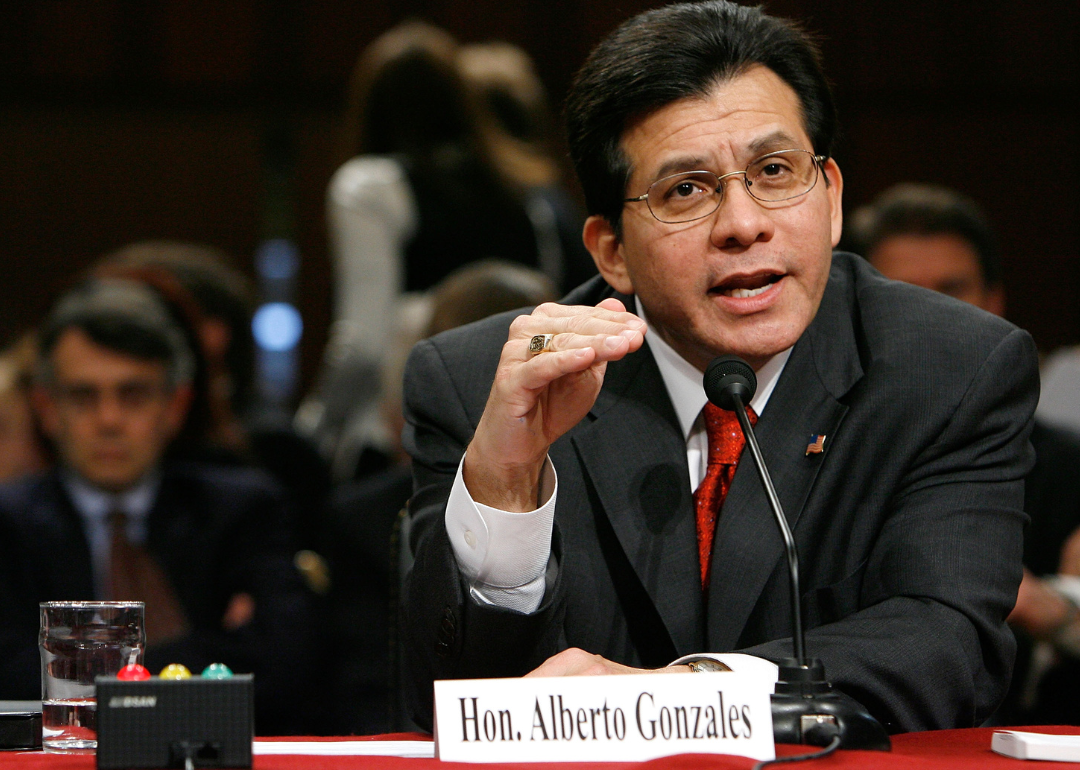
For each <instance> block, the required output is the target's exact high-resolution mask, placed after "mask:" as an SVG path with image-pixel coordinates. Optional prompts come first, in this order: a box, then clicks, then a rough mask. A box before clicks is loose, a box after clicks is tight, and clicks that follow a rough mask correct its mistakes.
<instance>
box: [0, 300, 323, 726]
mask: <svg viewBox="0 0 1080 770" xmlns="http://www.w3.org/2000/svg"><path fill="white" fill-rule="evenodd" d="M195 355H196V354H195V352H194V351H193V350H192V349H191V347H190V346H189V345H188V343H187V340H186V338H185V336H184V334H183V333H182V332H181V330H180V329H179V328H178V326H177V324H176V323H175V321H174V320H173V318H172V317H171V316H170V315H169V313H168V311H167V310H166V308H165V306H164V305H163V304H162V302H161V301H160V299H159V298H158V296H157V295H156V294H155V293H154V292H153V291H152V290H151V289H150V288H149V287H147V286H145V285H142V284H140V283H138V282H135V281H127V280H117V279H112V280H107V279H101V280H93V281H89V282H87V283H85V284H83V285H81V286H79V287H77V288H76V289H74V290H73V291H71V292H69V293H68V294H66V295H65V296H64V297H63V298H62V299H61V300H60V302H59V303H58V304H57V305H56V307H55V309H54V310H53V312H52V314H51V316H50V317H49V319H48V320H47V321H46V322H45V324H44V325H43V327H42V329H41V332H40V365H39V372H38V381H37V383H36V386H35V390H34V394H33V396H34V402H35V406H36V408H37V411H38V413H39V415H40V418H41V421H42V425H43V427H44V429H45V432H46V434H47V435H48V437H49V438H50V439H51V441H52V442H53V444H54V445H55V449H56V453H57V456H58V459H59V467H58V469H57V470H55V471H52V472H49V473H46V474H44V475H41V476H35V477H31V478H29V479H27V480H25V481H23V482H20V483H15V484H10V485H7V486H4V487H0V616H2V617H3V618H4V624H3V627H2V628H0V694H2V696H3V697H7V698H15V699H27V698H35V697H37V696H38V694H39V693H40V682H39V669H38V661H37V657H38V653H37V644H36V637H37V604H38V602H39V601H46V600H55V599H66V600H80V599H122V600H142V601H145V602H146V630H147V652H146V664H147V667H148V668H150V669H151V671H155V672H156V671H157V670H158V669H160V668H161V667H163V666H165V665H166V664H168V663H173V662H176V663H183V664H184V665H186V666H187V667H188V668H190V669H191V670H192V671H194V672H195V673H198V672H199V671H201V670H202V669H203V668H204V667H205V666H207V665H209V664H210V663H213V662H222V663H225V664H226V665H228V666H230V667H231V668H233V669H234V670H236V671H238V672H253V673H255V674H256V685H255V686H256V696H255V697H256V720H257V722H256V725H257V729H258V730H259V731H260V732H261V733H264V734H265V733H281V732H288V731H290V730H296V729H302V728H301V727H300V726H299V725H298V724H297V723H296V722H295V719H296V717H295V712H296V709H295V705H296V703H295V701H296V698H297V696H298V695H299V694H300V693H301V692H302V690H303V688H304V687H305V686H306V677H305V675H306V673H307V671H308V668H307V664H308V650H309V648H310V647H309V642H310V640H309V635H310V633H311V631H310V629H311V628H312V618H311V613H310V606H309V600H308V597H307V595H306V593H305V590H304V587H303V585H302V583H301V581H300V579H299V577H298V576H297V574H296V571H295V569H294V568H293V566H292V562H291V558H292V553H293V549H292V547H291V543H290V538H289V533H288V530H287V527H286V526H285V524H284V521H285V510H284V508H285V506H284V502H283V497H282V494H281V492H280V490H279V489H278V487H277V486H276V485H275V484H274V483H273V482H271V481H270V480H269V479H268V478H267V477H265V476H264V475H263V474H262V473H259V472H255V471H250V470H245V469H240V468H229V467H222V466H214V465H210V464H200V463H184V462H179V461H175V460H170V459H169V457H168V451H169V447H170V443H171V442H172V440H173V439H174V438H175V437H176V436H177V435H178V434H179V433H180V431H181V430H182V428H183V426H184V421H185V419H186V416H187V410H188V406H189V404H190V403H191V401H192V398H193V388H192V373H193V371H194V370H195Z"/></svg>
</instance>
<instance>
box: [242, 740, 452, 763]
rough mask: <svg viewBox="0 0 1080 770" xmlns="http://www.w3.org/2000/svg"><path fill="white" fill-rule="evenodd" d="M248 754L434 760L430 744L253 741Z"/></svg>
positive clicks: (430, 742)
mask: <svg viewBox="0 0 1080 770" xmlns="http://www.w3.org/2000/svg"><path fill="white" fill-rule="evenodd" d="M251 748H252V752H251V753H252V754H255V755H260V754H293V755H304V756H318V757H415V758H420V759H431V758H433V757H434V756H435V744H434V743H433V742H432V741H254V742H253V743H252V747H251Z"/></svg>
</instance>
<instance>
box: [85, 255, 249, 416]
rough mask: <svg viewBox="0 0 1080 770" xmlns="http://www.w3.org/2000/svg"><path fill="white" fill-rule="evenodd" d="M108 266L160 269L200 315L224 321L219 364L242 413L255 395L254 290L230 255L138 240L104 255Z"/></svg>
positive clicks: (233, 406) (236, 408)
mask: <svg viewBox="0 0 1080 770" xmlns="http://www.w3.org/2000/svg"><path fill="white" fill-rule="evenodd" d="M101 265H102V266H104V267H105V268H106V269H108V268H113V267H119V268H136V269H137V268H151V269H157V270H164V271H165V272H166V273H168V274H170V275H172V276H174V277H175V278H176V280H177V281H179V283H180V286H181V287H182V288H183V289H184V290H185V291H187V292H188V293H189V294H190V295H191V297H192V298H193V299H194V300H195V303H196V304H197V305H198V309H199V311H201V313H202V315H203V316H204V317H209V318H213V319H217V320H220V321H223V322H224V323H225V324H226V325H227V326H228V328H229V345H228V349H227V350H226V351H225V361H224V362H223V363H224V364H225V365H226V366H227V367H228V371H229V376H230V378H231V379H232V386H233V390H232V394H231V395H232V398H231V402H232V408H233V410H234V411H235V412H237V413H240V414H243V413H245V412H246V411H247V410H248V408H249V406H250V405H251V402H252V399H253V398H254V395H255V340H254V337H253V336H252V333H251V316H252V314H253V313H254V312H255V291H254V289H253V288H252V286H251V281H250V280H249V279H248V277H247V276H246V275H244V274H243V273H241V272H240V271H239V270H238V269H237V268H236V266H235V261H234V259H233V258H232V256H230V255H229V254H228V253H226V252H225V251H222V250H221V249H218V248H215V247H213V246H206V245H203V244H198V243H187V242H183V241H139V242H136V243H132V244H129V245H127V246H124V247H123V248H121V249H118V250H117V251H114V252H112V253H111V254H108V255H106V256H105V257H104V258H103V259H102V261H101Z"/></svg>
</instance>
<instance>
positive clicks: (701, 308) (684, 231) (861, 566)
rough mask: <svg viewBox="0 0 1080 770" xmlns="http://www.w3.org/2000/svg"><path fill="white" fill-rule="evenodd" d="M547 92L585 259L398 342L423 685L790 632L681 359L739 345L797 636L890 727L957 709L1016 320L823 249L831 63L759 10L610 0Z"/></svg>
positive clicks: (746, 507)
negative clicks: (410, 343)
mask: <svg viewBox="0 0 1080 770" xmlns="http://www.w3.org/2000/svg"><path fill="white" fill-rule="evenodd" d="M567 115H568V120H569V138H570V146H571V153H572V156H573V158H574V161H575V164H576V166H577V170H578V175H579V178H580V179H581V181H582V186H583V188H584V190H585V194H586V201H587V203H588V206H589V209H590V213H591V214H592V216H591V217H590V218H589V220H588V222H587V223H586V225H585V229H584V239H585V243H586V245H587V246H588V248H589V250H590V252H591V253H592V255H593V258H594V260H595V261H596V263H597V267H598V268H599V272H600V274H601V276H602V279H597V280H595V281H593V282H590V283H587V284H585V285H583V286H582V287H581V288H579V289H578V290H575V291H574V292H572V293H571V294H570V295H569V296H568V297H566V298H565V300H564V301H563V304H560V305H541V306H539V307H538V308H536V309H535V310H534V311H533V312H532V313H531V314H530V315H521V316H518V317H516V318H510V317H508V316H500V317H496V318H495V319H492V320H490V321H487V322H482V323H480V324H476V325H473V326H470V327H465V328H464V329H462V330H458V331H454V332H451V333H448V334H446V335H442V336H439V337H436V338H434V339H432V340H430V341H427V342H424V343H421V344H420V345H419V346H418V347H417V348H416V350H415V351H414V353H413V358H412V361H411V364H410V368H409V372H408V374H407V377H406V403H407V419H408V424H407V427H406V431H405V440H406V445H407V447H408V448H409V450H410V452H411V453H412V455H413V458H414V469H415V478H416V492H415V494H414V496H413V498H412V501H411V504H410V510H411V514H412V516H413V519H414V521H413V529H412V532H413V544H414V548H415V552H416V561H415V564H414V567H413V570H412V572H411V575H410V577H409V583H408V585H407V587H406V595H405V599H404V603H403V613H404V614H405V619H404V623H405V640H404V641H405V644H406V646H407V651H408V656H407V661H408V662H409V664H410V665H411V667H412V671H413V676H412V679H411V681H410V682H409V686H410V687H411V692H410V696H411V698H412V702H413V704H414V709H415V716H416V717H417V718H418V719H430V716H431V714H430V708H431V682H432V680H433V679H441V678H457V677H472V676H513V675H521V674H525V673H526V672H529V671H530V670H531V669H534V673H537V674H539V675H545V674H546V675H558V674H580V673H607V672H628V671H632V670H636V669H640V668H654V667H658V666H664V665H665V664H667V663H671V662H673V661H676V662H684V661H685V658H684V656H687V655H690V656H696V654H700V653H708V652H724V651H731V650H740V651H743V652H747V653H750V654H753V655H758V656H761V657H765V658H771V659H777V658H781V657H787V656H790V654H791V640H790V638H789V636H790V634H791V629H790V627H789V605H790V602H789V594H788V586H787V567H786V561H785V559H784V555H783V549H782V541H781V537H780V534H779V532H778V530H777V528H776V525H775V522H774V521H773V520H772V518H771V515H770V512H769V507H768V502H767V500H766V497H765V494H764V492H763V490H762V488H761V485H760V482H759V480H758V478H757V476H756V472H755V469H754V468H753V466H752V464H751V463H748V462H747V461H745V460H744V461H743V462H741V463H739V464H738V466H737V468H738V470H737V471H735V472H734V474H733V477H731V476H727V477H725V478H726V479H727V480H726V481H724V482H723V483H722V484H721V485H720V486H721V488H723V487H727V490H726V498H724V497H723V495H721V497H720V503H719V505H720V507H719V510H717V509H715V508H712V509H710V503H709V502H708V495H703V494H701V491H702V488H704V487H705V486H706V485H705V484H704V483H702V484H701V485H700V486H699V484H698V482H699V481H700V480H701V479H705V480H706V481H709V480H710V479H715V476H714V475H713V473H714V471H713V469H712V468H711V467H709V465H710V464H707V463H705V462H704V457H706V456H709V457H710V458H711V456H712V455H713V454H714V449H716V448H717V447H719V450H718V451H717V454H718V456H720V457H721V458H722V456H723V454H724V452H725V451H729V450H731V447H732V446H733V444H732V443H731V441H732V440H733V439H734V436H729V435H727V434H737V429H736V430H734V431H732V430H728V431H726V433H725V432H724V431H715V430H714V429H713V427H712V426H713V423H714V420H715V419H717V418H716V416H715V415H714V414H713V413H711V412H710V411H709V408H708V407H707V406H706V408H705V409H702V407H703V405H705V401H706V399H705V397H704V395H703V393H702V392H701V373H702V371H703V370H704V368H705V366H706V365H707V364H708V362H709V361H710V360H711V359H712V358H713V357H714V356H718V355H721V354H730V353H733V354H737V355H739V356H741V357H743V358H744V359H746V360H747V361H748V362H749V363H750V364H751V365H752V366H753V367H754V368H755V370H757V375H758V380H759V388H758V393H757V395H756V396H755V397H754V399H753V400H752V401H751V404H750V406H751V407H752V409H753V410H754V411H755V413H756V414H757V415H758V420H757V430H758V438H759V441H760V443H761V447H762V451H763V453H764V456H765V459H766V461H767V462H768V463H769V465H770V466H771V470H772V475H773V477H774V479H775V481H776V483H777V488H778V494H779V497H780V500H781V502H782V504H783V507H784V510H785V512H786V515H787V516H788V518H789V521H790V523H791V525H792V528H793V530H794V535H795V539H796V541H797V543H798V545H799V547H800V549H801V552H802V555H803V562H802V578H803V583H802V589H803V592H804V595H803V608H804V613H805V624H806V626H807V628H808V629H809V633H808V647H809V652H810V653H811V654H812V655H814V656H816V657H820V658H822V659H823V661H824V663H825V667H826V670H827V671H828V673H829V675H830V678H831V679H832V680H833V682H834V683H835V684H836V685H838V686H839V688H840V689H841V690H843V691H844V692H846V693H847V694H848V695H850V696H852V697H854V698H856V699H858V700H859V701H861V702H862V703H863V704H864V705H865V706H866V707H867V708H868V709H869V710H870V711H871V713H873V714H874V715H875V716H876V717H877V718H878V719H879V720H881V721H882V723H883V724H884V725H885V726H886V728H888V729H889V730H891V731H903V730H916V729H927V728H939V727H955V726H961V725H971V724H974V723H977V722H978V721H979V720H981V719H982V718H984V717H985V716H986V715H987V714H989V712H990V711H991V710H992V709H993V708H994V706H995V705H996V703H997V702H998V700H999V699H1000V698H1001V696H1002V694H1003V693H1004V690H1005V687H1006V686H1007V683H1008V679H1009V672H1010V670H1011V666H1012V657H1013V651H1014V646H1013V640H1012V637H1011V635H1010V633H1009V631H1008V629H1007V627H1006V626H1005V622H1004V620H1005V616H1006V615H1007V614H1008V611H1009V609H1010V608H1011V607H1012V604H1013V601H1014V600H1015V597H1016V589H1017V585H1018V583H1019V581H1020V571H1021V569H1020V552H1021V545H1022V539H1021V530H1022V524H1023V519H1024V514H1023V512H1022V509H1021V503H1022V498H1023V485H1022V478H1023V476H1024V474H1025V473H1026V472H1027V470H1028V468H1029V466H1030V463H1031V451H1030V447H1029V445H1028V440H1027V434H1028V431H1029V426H1030V419H1031V413H1032V411H1033V410H1034V406H1035V399H1036V390H1037V372H1036V362H1035V351H1034V347H1033V345H1032V342H1031V339H1030V337H1028V335H1026V334H1025V333H1024V332H1022V331H1020V330H1017V329H1016V328H1015V327H1012V326H1011V325H1009V324H1008V323H1006V322H1004V321H1002V320H1000V319H997V318H995V317H993V316H991V315H989V314H985V313H981V312H980V311H977V310H975V309H973V308H971V307H969V306H967V305H964V304H962V303H958V302H955V301H953V300H951V299H948V298H945V297H941V296H939V295H935V294H933V293H930V292H926V291H923V290H921V289H917V288H914V287H910V286H906V285H903V284H898V283H894V282H890V281H886V280H885V279H883V278H882V277H881V276H880V275H878V274H877V273H876V272H875V271H873V269H872V268H870V267H869V266H868V265H866V264H865V263H863V262H862V261H861V260H859V259H858V258H856V257H853V256H852V255H849V254H843V253H837V254H835V255H833V253H832V248H833V247H834V246H835V245H836V243H837V242H838V240H839V238H840V230H841V192H842V184H843V181H842V178H841V175H840V170H839V167H838V166H837V164H836V162H835V161H834V160H833V159H832V158H831V157H830V151H831V146H832V140H833V135H834V133H835V119H834V114H833V107H832V101H831V96H830V94H829V89H828V86H827V84H826V81H825V78H824V75H823V73H822V71H821V68H820V65H819V64H818V55H817V52H816V49H815V48H814V46H813V44H812V43H811V42H810V41H809V40H808V39H807V37H806V36H805V35H804V34H803V33H802V32H801V31H800V30H798V29H797V28H795V27H793V26H792V25H790V24H788V23H786V22H783V21H781V20H777V19H774V18H771V17H768V16H766V15H765V14H764V13H763V12H761V11H760V9H751V8H746V7H740V6H735V5H733V4H730V3H726V2H721V1H719V0H716V1H711V2H705V3H694V4H685V5H672V6H666V7H664V8H660V9H657V10H654V11H649V12H647V13H645V14H642V15H641V16H638V17H636V18H635V19H632V20H631V21H629V22H627V23H626V24H624V25H623V26H622V27H621V28H619V29H618V30H617V31H616V32H615V33H613V34H612V35H611V36H610V37H609V38H608V39H607V40H605V41H604V42H602V43H601V44H600V46H599V47H598V48H597V49H596V50H595V51H594V52H593V54H592V55H591V56H590V58H589V60H588V61H587V62H586V64H585V66H584V67H583V69H582V71H581V72H580V73H579V74H578V76H577V79H576V80H575V83H574V86H573V88H572V89H571V93H570V96H569V99H568V102H567ZM630 310H633V311H634V312H629V311H630ZM534 342H535V347H534ZM537 349H539V351H537ZM699 412H701V415H700V416H699ZM821 437H824V440H823V441H819V439H821ZM811 443H812V444H814V445H815V446H814V447H813V448H811V447H810V444H811ZM734 446H735V451H736V452H737V450H738V449H739V447H738V445H737V443H735V444H734ZM815 450H820V451H815ZM736 459H737V454H736ZM718 463H719V464H720V465H722V466H723V465H728V466H730V465H731V462H730V461H729V460H725V459H721V460H719V461H718ZM722 472H724V473H726V472H728V471H722ZM710 486H712V484H710ZM695 490H696V491H695ZM703 501H704V502H703ZM710 517H712V518H713V519H715V528H714V529H713V528H712V526H711V523H710ZM549 656H550V657H549ZM691 660H692V662H694V663H697V661H695V660H693V658H691Z"/></svg>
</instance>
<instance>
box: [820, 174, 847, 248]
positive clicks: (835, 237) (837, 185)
mask: <svg viewBox="0 0 1080 770" xmlns="http://www.w3.org/2000/svg"><path fill="white" fill-rule="evenodd" d="M821 170H822V173H823V174H825V179H826V181H827V182H828V184H827V185H826V186H825V194H826V195H827V196H828V197H829V206H830V212H829V213H830V219H831V222H832V245H833V248H835V247H836V245H837V244H838V243H840V233H841V231H843V229H844V209H843V202H844V200H843V199H844V176H843V175H842V174H841V173H840V167H839V166H838V165H836V161H835V160H833V159H832V158H829V159H828V160H826V161H825V164H824V166H823V167H822V169H821Z"/></svg>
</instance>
